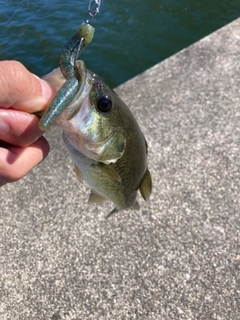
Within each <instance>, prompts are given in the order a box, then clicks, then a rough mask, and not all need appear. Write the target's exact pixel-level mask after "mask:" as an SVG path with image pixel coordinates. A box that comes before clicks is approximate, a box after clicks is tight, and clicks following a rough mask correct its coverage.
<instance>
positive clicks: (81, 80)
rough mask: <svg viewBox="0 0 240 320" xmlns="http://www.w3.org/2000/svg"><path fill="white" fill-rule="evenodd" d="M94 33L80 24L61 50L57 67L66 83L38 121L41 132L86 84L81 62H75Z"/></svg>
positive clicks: (86, 24)
mask: <svg viewBox="0 0 240 320" xmlns="http://www.w3.org/2000/svg"><path fill="white" fill-rule="evenodd" d="M94 31H95V29H94V28H93V27H92V26H91V25H90V24H89V23H86V22H84V23H82V24H81V25H80V27H79V29H78V30H77V32H76V33H75V34H74V35H73V37H72V38H71V39H70V40H69V41H68V43H67V44H66V46H65V47H64V49H63V50H62V52H61V54H60V58H59V66H60V69H61V72H62V74H63V76H64V77H65V78H66V81H65V83H64V84H63V86H62V87H61V88H60V90H59V91H58V93H57V94H56V96H55V98H54V99H53V100H52V102H51V104H50V105H49V107H48V108H47V109H46V110H45V112H44V113H43V115H42V117H41V119H40V121H39V128H40V129H41V130H43V131H46V130H47V129H49V128H50V127H51V125H52V124H53V123H54V122H55V121H56V120H57V118H58V117H59V116H60V115H61V114H62V113H63V111H64V110H65V109H66V108H67V107H68V106H69V104H70V103H71V102H72V101H73V99H74V98H76V97H77V96H80V95H81V93H82V90H83V88H84V86H85V83H86V75H87V70H86V69H85V68H82V67H80V65H81V61H77V58H78V56H79V54H80V53H81V52H82V51H83V50H84V49H85V48H86V46H87V45H88V44H89V43H90V42H91V41H92V39H93V36H94Z"/></svg>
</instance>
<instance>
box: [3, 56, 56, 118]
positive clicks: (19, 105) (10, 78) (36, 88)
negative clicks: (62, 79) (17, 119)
mask: <svg viewBox="0 0 240 320" xmlns="http://www.w3.org/2000/svg"><path fill="white" fill-rule="evenodd" d="M55 93H56V91H55V89H54V88H53V87H52V86H51V85H50V84H48V83H47V82H46V81H45V80H42V79H40V78H38V77H37V76H35V75H33V74H32V73H31V72H29V71H28V70H27V69H26V68H25V67H24V66H23V65H22V64H21V63H20V62H18V61H1V62H0V107H1V108H10V107H11V108H13V109H16V110H22V111H26V112H28V113H33V112H37V111H40V110H44V109H45V108H46V107H47V105H48V104H49V102H50V101H51V100H52V98H53V97H54V95H55Z"/></svg>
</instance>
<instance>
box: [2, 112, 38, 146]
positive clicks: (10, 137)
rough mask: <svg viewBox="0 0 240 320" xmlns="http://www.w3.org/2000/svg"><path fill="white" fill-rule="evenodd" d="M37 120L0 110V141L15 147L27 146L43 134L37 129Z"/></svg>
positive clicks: (26, 115) (33, 116)
mask: <svg viewBox="0 0 240 320" xmlns="http://www.w3.org/2000/svg"><path fill="white" fill-rule="evenodd" d="M38 122H39V118H38V117H37V116H35V115H33V114H29V113H27V112H24V111H18V110H13V109H0V140H2V141H5V142H7V143H10V144H12V145H15V146H21V147H24V146H28V145H30V144H32V143H33V142H34V141H36V140H37V139H38V138H39V137H40V136H41V135H42V134H43V132H42V131H41V130H40V129H39V128H38Z"/></svg>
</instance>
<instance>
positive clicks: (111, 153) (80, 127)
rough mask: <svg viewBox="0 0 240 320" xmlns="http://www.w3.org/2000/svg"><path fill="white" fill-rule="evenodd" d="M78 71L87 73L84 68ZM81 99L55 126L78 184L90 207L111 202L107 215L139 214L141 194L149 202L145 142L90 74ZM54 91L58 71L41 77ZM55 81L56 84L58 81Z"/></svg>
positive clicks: (120, 104)
mask: <svg viewBox="0 0 240 320" xmlns="http://www.w3.org/2000/svg"><path fill="white" fill-rule="evenodd" d="M81 68H83V69H86V66H85V64H84V62H81ZM82 72H85V73H86V74H87V76H86V83H85V86H84V89H83V90H82V93H81V95H80V96H79V97H78V98H77V99H74V100H73V102H72V103H71V104H70V105H69V106H68V107H67V108H66V109H65V111H64V112H63V113H62V114H61V115H60V116H59V118H58V119H57V120H56V122H55V125H56V126H57V127H59V128H61V129H62V130H63V134H62V139H63V142H64V144H65V146H66V148H67V150H68V152H69V154H70V157H71V159H72V161H73V163H74V167H75V174H76V176H77V178H78V180H79V181H80V182H81V183H83V182H84V181H85V182H86V183H87V185H88V186H89V187H90V188H91V193H90V196H89V200H88V202H89V203H103V202H105V201H106V200H110V201H111V202H112V203H113V204H114V205H115V208H114V209H113V210H112V211H111V213H110V214H109V215H111V214H113V213H115V212H118V211H121V210H125V209H139V204H138V202H137V200H136V198H137V192H138V190H139V191H140V193H141V195H142V197H143V199H144V200H146V201H148V200H149V197H150V194H151V191H152V180H151V175H150V172H149V170H148V162H147V156H148V146H147V142H146V139H145V137H144V135H143V133H142V131H141V129H140V127H139V125H138V123H137V121H136V119H135V117H134V116H133V114H132V112H131V111H130V109H129V108H128V107H127V105H126V104H125V103H124V102H123V100H122V99H121V98H120V97H119V96H118V95H117V94H116V92H114V91H113V90H112V89H110V88H109V87H108V86H107V85H106V84H105V83H104V81H103V79H102V78H101V77H100V76H98V75H96V74H94V73H93V72H91V71H89V70H83V71H82ZM44 79H45V80H47V81H49V82H50V83H51V84H52V85H54V86H55V88H58V87H59V85H58V82H60V83H61V82H63V81H64V79H63V77H62V75H61V72H60V70H58V69H56V70H55V71H54V72H53V73H51V74H48V75H46V76H45V77H44ZM57 79H58V80H57Z"/></svg>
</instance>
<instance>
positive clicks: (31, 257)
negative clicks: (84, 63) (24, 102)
mask: <svg viewBox="0 0 240 320" xmlns="http://www.w3.org/2000/svg"><path fill="white" fill-rule="evenodd" d="M116 63H117V62H116ZM139 63H141V62H139ZM239 88H240V20H236V21H234V22H233V23H231V24H230V25H228V26H226V27H224V28H223V29H221V30H219V31H217V32H216V33H214V34H212V35H210V36H209V37H207V38H205V39H203V40H202V41H200V42H198V43H196V44H194V45H193V46H191V47H189V48H187V49H186V50H183V51H181V52H180V53H178V54H177V55H175V56H173V57H171V58H169V59H167V60H166V61H164V62H162V63H160V64H158V65H156V66H154V67H153V68H151V69H150V70H147V71H146V72H145V73H143V74H141V75H139V76H138V77H136V78H134V79H132V80H130V81H129V82H127V83H125V84H123V85H122V86H120V87H119V88H118V90H117V91H118V93H119V94H120V95H121V97H122V98H123V99H124V100H125V101H126V102H127V103H128V104H129V105H130V106H131V108H132V110H133V111H134V114H135V115H136V117H137V119H138V120H139V123H140V125H141V127H142V128H143V131H144V133H145V134H146V138H147V141H148V144H149V167H150V170H151V173H152V177H153V183H154V190H153V195H152V198H151V202H150V203H149V204H146V203H143V202H141V205H142V207H141V210H140V211H126V212H121V213H119V214H116V215H114V216H112V217H111V218H110V219H108V220H106V218H105V217H106V215H107V213H108V212H109V211H110V209H111V208H112V205H111V204H105V205H103V206H88V205H87V204H86V202H87V198H88V193H89V190H88V189H87V188H85V187H82V186H81V185H80V184H79V183H78V182H77V180H76V179H75V177H74V174H73V171H72V164H71V161H70V159H69V157H68V155H67V153H66V151H65V149H64V147H63V145H62V144H60V138H59V137H60V131H58V130H57V129H54V130H52V131H51V132H50V133H49V134H48V137H49V140H50V142H51V146H52V151H51V154H50V156H49V157H48V159H47V160H46V161H45V162H44V163H42V164H41V165H40V166H38V167H37V168H36V169H35V170H34V171H33V172H32V173H30V174H29V175H28V176H27V177H26V178H25V179H23V180H22V181H19V182H18V183H15V184H11V185H10V184H9V185H7V186H5V187H3V188H1V215H0V228H1V229H0V319H1V320H16V319H21V320H28V319H29V320H30V319H35V320H36V319H37V320H38V319H50V320H62V319H64V320H82V319H101V320H106V319H204V320H206V319H207V320H210V319H217V320H220V319H221V320H222V319H227V320H230V319H234V320H235V319H240V283H239V272H240V251H239V244H240V240H239V235H240V234H239V230H240V221H239V211H240V197H239V192H240V128H239V123H240V89H239Z"/></svg>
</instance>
